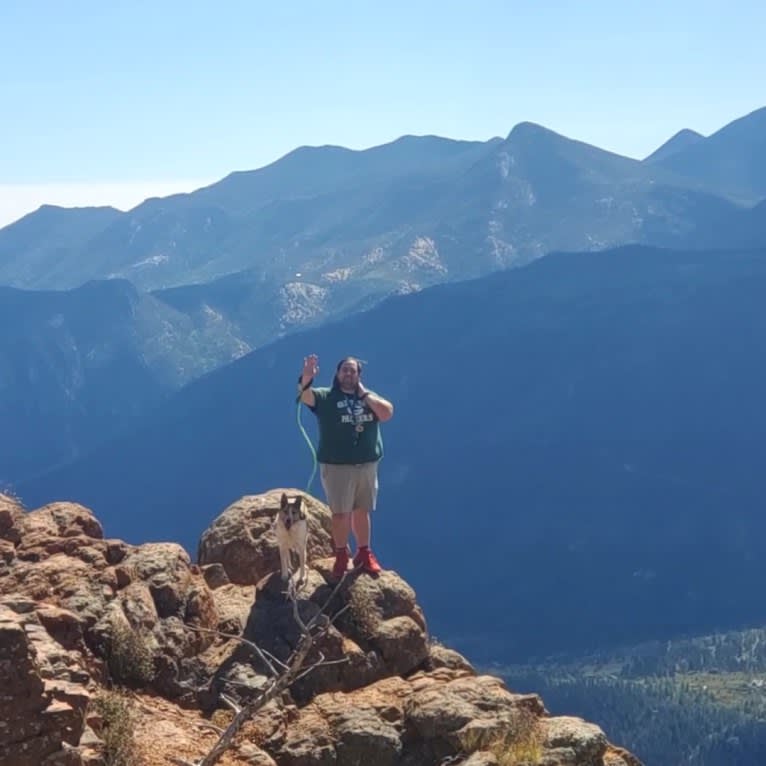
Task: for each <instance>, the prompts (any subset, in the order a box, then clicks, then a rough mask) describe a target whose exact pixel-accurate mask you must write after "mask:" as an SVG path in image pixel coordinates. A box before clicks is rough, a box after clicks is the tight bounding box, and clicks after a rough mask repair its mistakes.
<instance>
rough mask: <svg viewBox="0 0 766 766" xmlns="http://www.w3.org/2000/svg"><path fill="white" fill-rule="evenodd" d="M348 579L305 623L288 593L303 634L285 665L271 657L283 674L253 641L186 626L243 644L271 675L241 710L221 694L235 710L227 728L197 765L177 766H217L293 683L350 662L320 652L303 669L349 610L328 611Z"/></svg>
mask: <svg viewBox="0 0 766 766" xmlns="http://www.w3.org/2000/svg"><path fill="white" fill-rule="evenodd" d="M346 577H347V575H345V574H344V575H343V577H342V578H341V580H340V581H339V582H338V583H337V585H336V586H335V588H334V589H333V590H332V592H331V593H330V595H329V597H328V598H327V600H326V601H325V603H324V605H323V606H322V607H321V608H320V610H319V611H318V612H317V613H316V614H315V615H314V616H313V617H312V618H311V619H310V620H309V621H308V622H305V621H304V620H303V618H302V617H301V615H300V611H299V608H298V600H297V599H296V598H295V597H294V594H293V593H291V594H289V597H290V599H291V601H292V606H293V617H294V618H295V621H296V623H297V624H298V627H299V628H300V632H301V635H300V638H299V640H298V643H297V645H296V647H295V650H294V651H293V652H292V654H291V655H290V657H289V659H288V660H287V662H286V663H284V662H281V661H279V660H276V658H273V657H272V659H273V660H276V664H278V665H279V666H280V667H281V668H282V672H281V673H277V671H276V669H275V668H274V665H273V664H272V662H270V661H269V659H267V655H268V656H269V657H271V655H270V654H269V653H267V652H264V650H262V649H261V648H260V647H259V646H257V645H256V644H255V643H254V642H252V641H248V640H247V639H244V638H242V637H241V636H233V635H228V636H227V635H226V634H223V633H220V632H219V631H213V630H209V629H207V628H195V627H193V626H187V627H189V628H190V629H191V630H198V631H204V632H208V633H217V634H218V635H222V636H224V637H227V638H232V639H234V640H237V641H240V642H241V643H242V644H244V645H245V646H247V647H249V648H250V649H252V650H253V652H254V653H255V654H256V655H257V656H258V657H259V658H260V659H261V660H263V661H264V662H265V663H266V665H267V666H268V667H269V668H270V669H271V670H272V676H271V678H269V679H268V681H267V683H266V685H265V687H264V688H262V689H261V691H260V692H259V693H258V695H257V696H256V697H255V698H254V699H253V700H251V701H250V702H248V703H246V704H244V705H243V706H242V707H240V706H239V705H237V704H236V702H234V700H232V699H231V698H230V697H228V696H226V695H225V694H220V698H221V700H223V702H224V703H226V704H227V705H228V706H229V707H230V708H231V709H232V710H233V711H234V718H233V719H232V720H231V722H230V723H229V725H228V726H227V727H226V729H225V730H224V731H222V732H221V733H220V734H219V736H218V741H217V742H216V743H215V744H214V745H213V747H212V748H211V749H210V751H209V752H208V753H207V754H206V755H205V756H204V757H203V758H202V759H201V760H199V761H196V762H195V763H188V762H186V761H182V760H179V759H175V761H174V762H175V763H177V764H179V766H214V765H215V764H216V763H217V762H218V760H219V759H220V758H221V756H222V755H223V754H224V753H225V752H226V751H227V750H228V749H229V748H230V747H231V746H232V743H233V742H234V738H235V737H236V736H237V733H238V732H239V730H240V729H241V728H242V726H243V725H244V724H245V723H246V722H247V721H248V720H249V719H250V718H252V717H253V715H255V713H256V712H257V711H258V710H260V709H261V708H262V707H264V706H265V705H267V704H268V703H269V702H271V701H272V700H273V699H276V698H277V697H279V696H280V695H281V694H282V693H283V692H284V691H286V690H287V689H288V688H289V687H290V686H292V684H294V683H295V682H296V681H298V680H299V679H301V678H304V677H305V676H307V675H308V674H309V673H311V672H313V671H314V670H316V669H317V668H319V667H322V666H324V665H337V664H340V663H342V662H347V658H343V659H340V660H325V658H324V655H322V654H321V653H320V659H319V660H318V661H317V662H314V663H312V664H311V665H310V666H309V667H307V668H304V667H303V666H304V664H305V662H306V658H307V657H308V655H309V653H310V652H311V650H312V648H313V647H314V646H315V645H316V642H317V641H318V640H320V639H321V638H322V637H323V636H325V635H326V634H327V633H328V632H329V631H330V628H331V627H332V626H333V624H334V623H335V621H336V620H337V619H338V617H340V615H341V614H343V613H344V612H345V611H346V609H347V608H348V606H345V607H343V608H342V609H340V610H339V611H338V612H337V613H336V614H334V615H333V616H332V617H329V616H328V615H327V609H328V607H329V606H330V604H331V603H332V601H333V598H334V597H335V595H336V594H337V593H338V591H339V590H340V588H341V586H342V584H343V582H344V581H345V579H346Z"/></svg>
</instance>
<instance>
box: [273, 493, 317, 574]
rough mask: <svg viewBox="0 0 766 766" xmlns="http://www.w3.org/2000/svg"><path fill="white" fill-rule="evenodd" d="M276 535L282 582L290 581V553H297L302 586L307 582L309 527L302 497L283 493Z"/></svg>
mask: <svg viewBox="0 0 766 766" xmlns="http://www.w3.org/2000/svg"><path fill="white" fill-rule="evenodd" d="M274 533H275V535H276V538H277V545H278V546H279V562H280V566H281V570H282V580H288V579H289V577H290V551H295V552H296V553H297V554H298V562H299V568H298V582H297V585H302V584H303V583H304V582H306V545H307V543H308V536H309V525H308V521H307V519H306V511H304V510H303V497H302V496H301V495H295V496H293V497H288V496H287V495H286V494H285V493H284V492H283V493H282V499H281V502H280V505H279V511H278V512H277V517H276V519H274Z"/></svg>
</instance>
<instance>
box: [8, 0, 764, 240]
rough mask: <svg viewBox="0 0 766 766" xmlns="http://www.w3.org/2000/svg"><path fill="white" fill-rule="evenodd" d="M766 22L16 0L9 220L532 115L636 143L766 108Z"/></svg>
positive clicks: (624, 150)
mask: <svg viewBox="0 0 766 766" xmlns="http://www.w3.org/2000/svg"><path fill="white" fill-rule="evenodd" d="M764 29H766V3H762V2H755V1H753V2H745V1H744V0H743V1H740V0H731V2H727V3H723V2H711V1H710V0H696V1H695V2H688V1H687V0H673V2H668V3H666V2H656V1H655V0H645V1H644V2H641V3H639V2H632V1H631V0H626V1H625V2H615V1H614V0H611V2H602V1H601V0H593V1H592V2H590V1H588V0H584V1H583V0H581V2H574V1H573V2H564V1H563V0H548V1H545V0H540V1H539V2H536V3H535V2H532V0H527V1H526V2H513V1H512V0H507V2H500V0H473V2H444V1H442V2H438V3H437V2H430V1H429V2H425V1H423V2H418V1H417V0H409V2H399V0H388V2H378V3H372V2H368V1H367V0H355V1H353V2H352V1H351V0H349V1H348V2H344V3H341V2H334V1H333V0H326V1H325V2H313V1H310V0H301V1H297V0H296V1H295V2H292V3H291V2H282V3H279V4H277V3H264V2H259V1H258V0H249V2H245V1H244V0H231V1H227V0H219V2H215V3H214V2H193V1H191V2H189V1H187V2H183V3H182V2H176V0H161V1H160V2H156V0H155V2H151V3H150V2H145V0H131V2H129V3H105V2H103V1H101V2H92V1H90V0H87V1H86V0H69V2H66V3H62V2H60V1H59V0H56V1H55V2H54V1H53V0H24V2H21V1H19V0H3V2H2V3H1V4H0V93H2V104H3V109H2V115H3V117H2V120H0V146H1V147H2V149H0V225H4V224H5V223H8V222H9V220H12V219H13V218H14V217H18V215H21V214H22V213H23V212H26V211H27V210H32V209H35V208H36V207H37V206H39V204H42V203H43V202H52V203H56V204H116V205H117V206H121V207H123V209H124V208H126V207H129V206H131V205H132V204H137V202H139V201H140V200H141V199H143V198H145V197H146V196H150V195H152V194H158V193H159V194H164V193H172V192H173V191H176V190H179V189H185V188H189V189H191V188H197V187H198V186H200V185H202V184H204V183H208V182H211V181H214V180H217V179H219V178H221V177H223V176H224V175H226V174H227V173H229V172H231V171H233V170H246V169H252V168H256V167H260V166H262V165H265V164H268V163H269V162H272V161H274V160H276V159H277V158H278V157H280V156H281V155H283V154H285V153H286V152H288V151H290V150H291V149H293V148H295V147H296V146H300V145H305V144H311V145H319V144H337V145H342V146H347V147H350V148H360V149H361V148H366V147H369V146H374V145H377V144H380V143H385V142H388V141H391V140H393V139H395V138H397V137H398V136H401V135H403V134H418V135H423V134H437V135H442V136H447V137H451V138H467V139H482V140H484V139H488V138H490V137H492V136H497V135H500V136H505V135H507V134H508V132H510V130H511V128H512V127H513V126H514V125H515V124H516V123H518V122H520V121H523V120H530V121H532V122H537V123H540V124H542V125H545V126H546V127H548V128H550V129H552V130H555V131H557V132H559V133H562V134H564V135H566V136H569V137H571V138H577V139H579V140H583V141H587V142H589V143H593V144H596V145H598V146H600V147H602V148H605V149H610V150H612V151H616V152H619V153H621V154H626V155H628V156H631V157H638V158H640V157H643V156H645V155H646V154H648V153H650V152H651V151H652V150H653V149H655V148H656V147H657V146H658V145H659V144H661V143H662V142H663V141H665V140H666V139H667V138H669V137H670V136H671V135H672V134H673V133H675V132H676V131H677V130H680V129H681V128H685V127H688V128H692V129H695V130H698V131H699V132H701V133H704V134H709V133H711V132H714V131H715V130H717V129H718V128H720V127H722V126H723V125H725V124H726V123H728V122H730V121H731V120H733V119H736V118H737V117H740V116H742V115H744V114H747V113H748V112H751V111H753V110H754V109H757V108H759V107H761V106H764V105H766V87H764V83H765V82H766V56H765V55H764V53H763V50H764V48H763V45H764V43H763V31H764ZM121 195H122V196H121Z"/></svg>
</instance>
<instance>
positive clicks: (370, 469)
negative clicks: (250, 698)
mask: <svg viewBox="0 0 766 766" xmlns="http://www.w3.org/2000/svg"><path fill="white" fill-rule="evenodd" d="M318 363H319V360H318V358H317V356H316V355H315V354H312V355H310V356H307V357H306V358H305V359H304V360H303V372H302V373H301V378H300V384H301V389H302V392H303V393H302V394H301V401H302V402H303V403H304V404H305V405H306V406H307V407H308V408H309V409H310V410H311V411H312V412H313V413H314V414H315V415H316V417H317V423H318V425H319V446H318V449H317V462H318V463H319V467H320V476H321V480H322V487H323V488H324V491H325V495H326V497H327V504H328V505H329V506H330V510H331V511H332V536H333V542H334V545H335V565H334V566H333V570H332V575H333V578H335V579H340V578H341V577H343V574H344V572H345V571H346V569H347V567H348V538H349V534H350V532H351V531H352V529H353V532H354V538H355V539H356V545H357V552H356V555H355V556H354V566H355V567H359V568H360V569H362V570H363V571H365V572H369V573H371V574H377V573H378V572H380V571H381V566H380V564H379V563H378V560H377V559H376V558H375V554H374V553H373V552H372V551H371V550H370V513H371V511H374V510H375V504H376V501H377V495H378V461H379V460H380V459H381V458H382V457H383V442H382V440H381V436H380V426H379V424H380V423H384V422H385V421H387V420H390V419H391V417H392V416H393V414H394V407H393V405H392V404H391V402H389V401H387V400H386V399H384V398H383V397H382V396H379V395H378V394H376V393H375V392H374V391H368V390H367V389H366V388H365V387H364V385H362V378H361V376H362V364H361V362H360V361H359V360H358V359H356V358H354V357H346V358H345V359H342V360H341V361H340V362H338V366H337V368H336V370H335V377H334V378H333V382H332V386H330V387H329V388H312V387H311V384H312V382H313V381H314V379H315V377H316V375H317V373H318V372H319V367H318Z"/></svg>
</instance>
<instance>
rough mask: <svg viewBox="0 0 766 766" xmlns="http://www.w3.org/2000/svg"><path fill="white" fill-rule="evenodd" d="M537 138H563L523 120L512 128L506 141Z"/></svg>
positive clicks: (543, 127) (542, 126)
mask: <svg viewBox="0 0 766 766" xmlns="http://www.w3.org/2000/svg"><path fill="white" fill-rule="evenodd" d="M538 136H540V137H554V136H555V137H556V138H564V136H562V135H560V134H559V133H556V132H554V131H552V130H550V129H549V128H546V127H545V126H544V125H539V124H538V123H536V122H529V121H528V120H525V121H523V122H519V123H517V124H516V125H514V126H513V128H512V130H511V132H510V133H509V134H508V137H507V139H506V140H507V141H512V140H514V139H529V138H535V137H538Z"/></svg>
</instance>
